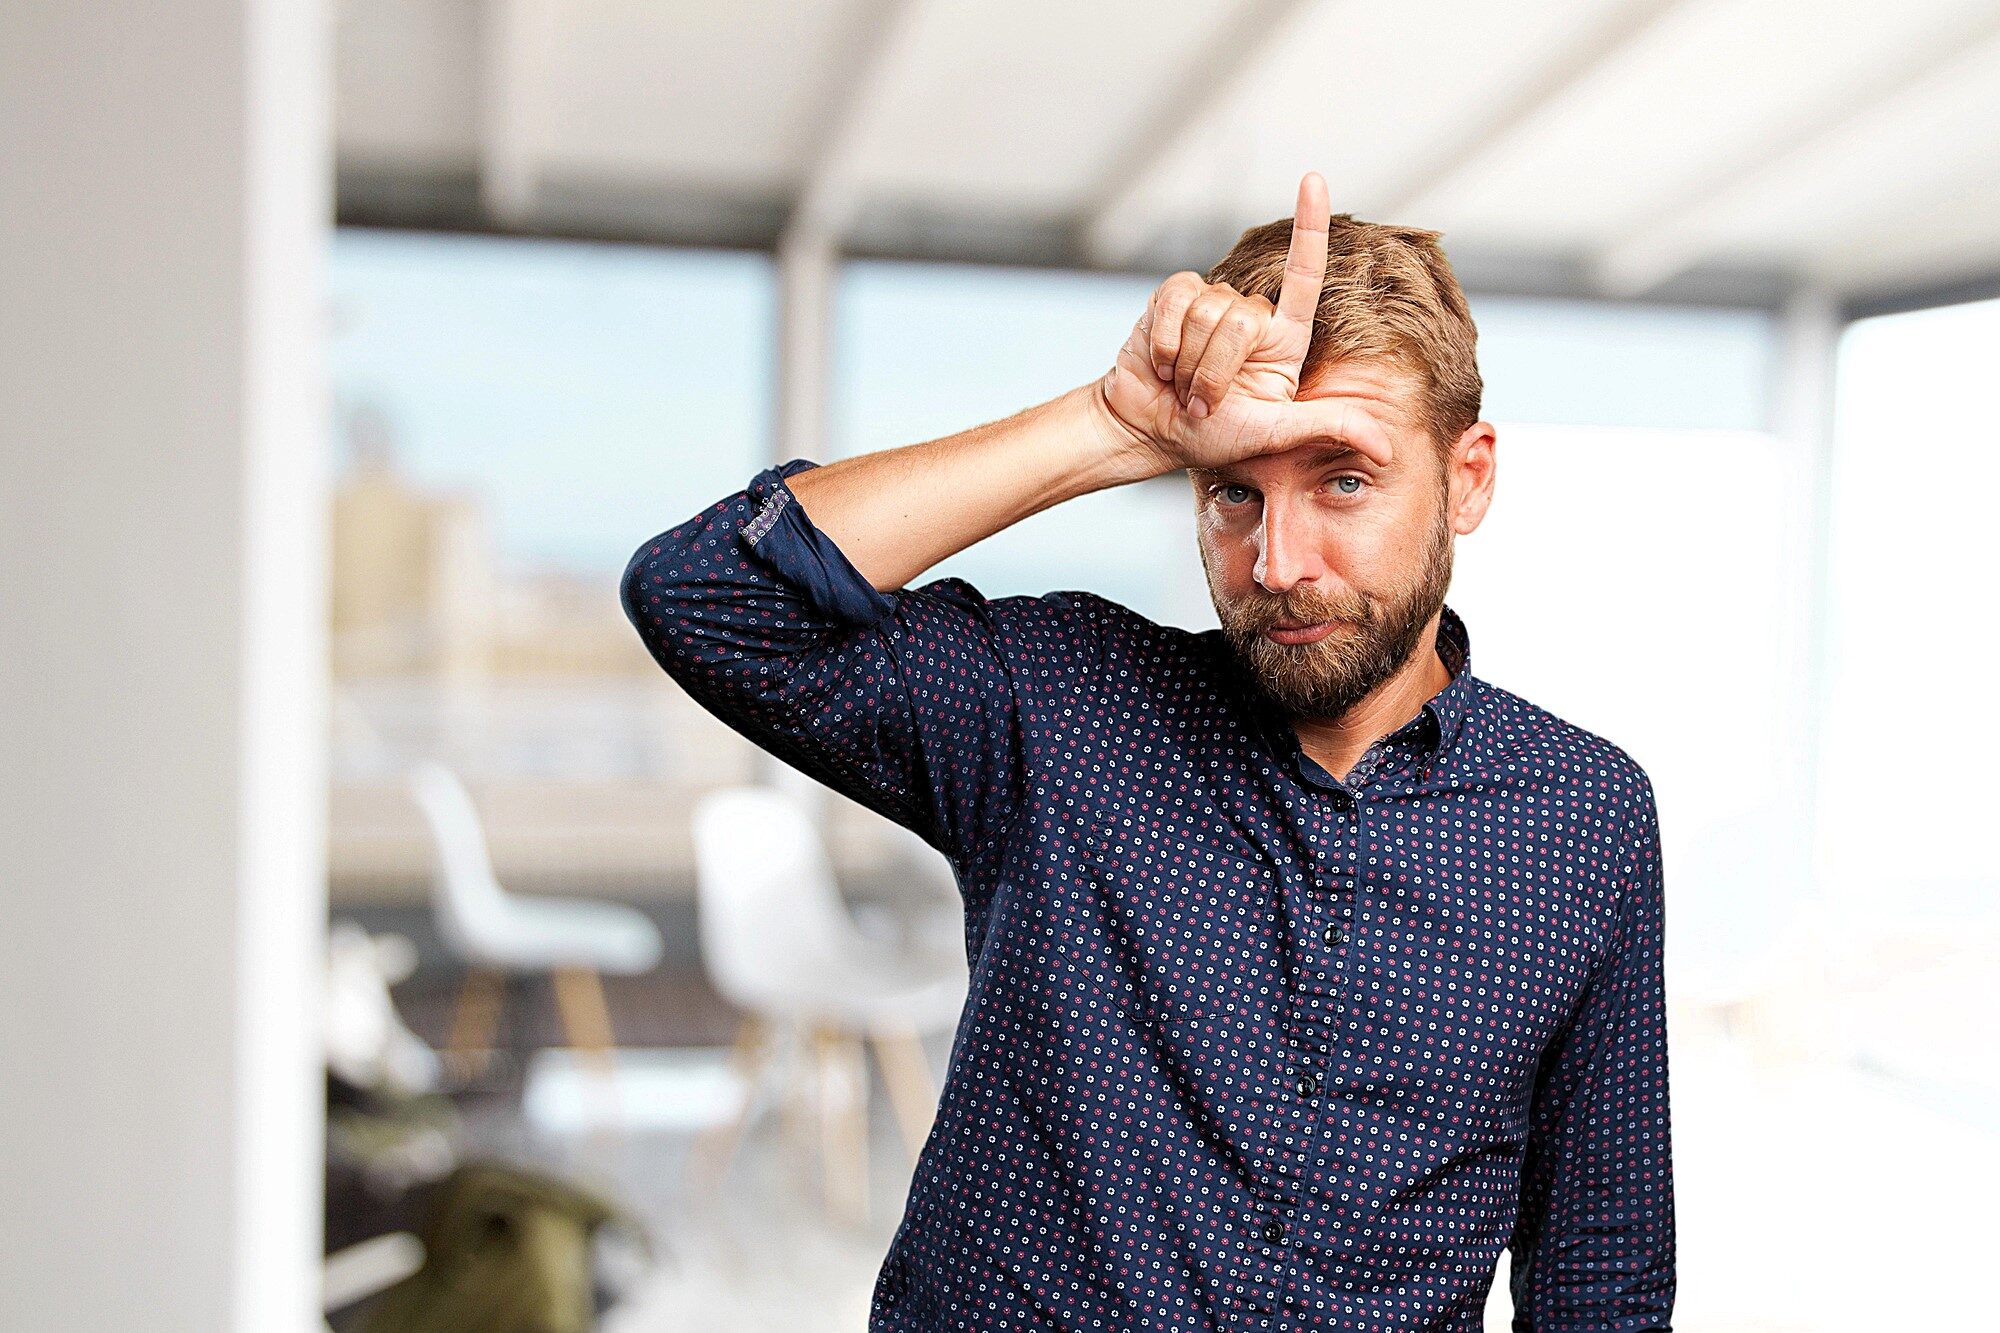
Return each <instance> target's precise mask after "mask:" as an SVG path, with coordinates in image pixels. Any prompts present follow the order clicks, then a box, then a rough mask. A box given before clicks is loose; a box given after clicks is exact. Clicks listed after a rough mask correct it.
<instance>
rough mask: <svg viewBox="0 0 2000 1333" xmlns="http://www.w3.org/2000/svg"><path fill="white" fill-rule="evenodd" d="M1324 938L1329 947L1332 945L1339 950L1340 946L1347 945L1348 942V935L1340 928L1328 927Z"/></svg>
mask: <svg viewBox="0 0 2000 1333" xmlns="http://www.w3.org/2000/svg"><path fill="white" fill-rule="evenodd" d="M1322 938H1323V939H1325V940H1326V942H1327V943H1328V944H1329V945H1332V946H1334V947H1336V948H1337V947H1339V946H1340V945H1342V944H1345V943H1346V942H1347V933H1346V932H1345V931H1343V930H1342V929H1341V928H1340V927H1339V926H1328V927H1327V928H1326V931H1325V933H1324V935H1323V936H1322Z"/></svg>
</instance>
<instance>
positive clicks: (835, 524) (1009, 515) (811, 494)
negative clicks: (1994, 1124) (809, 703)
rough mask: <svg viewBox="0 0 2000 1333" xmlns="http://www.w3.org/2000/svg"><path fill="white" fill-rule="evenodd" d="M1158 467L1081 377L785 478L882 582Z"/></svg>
mask: <svg viewBox="0 0 2000 1333" xmlns="http://www.w3.org/2000/svg"><path fill="white" fill-rule="evenodd" d="M1166 470H1167V469H1166V468H1165V467H1164V466H1163V465H1162V464H1161V463H1160V462H1159V461H1158V460H1157V458H1156V456H1154V455H1153V454H1151V453H1150V452H1149V451H1147V450H1144V449H1143V448H1141V447H1140V446H1139V444H1138V441H1137V438H1136V437H1135V436H1133V435H1131V434H1130V433H1129V432H1128V431H1126V430H1125V429H1124V428H1123V427H1122V426H1120V425H1119V424H1118V422H1117V421H1116V419H1115V418H1113V417H1112V416H1111V414H1110V412H1109V411H1108V409H1106V408H1105V407H1104V405H1103V403H1102V400H1101V399H1100V398H1099V397H1098V383H1097V381H1092V382H1090V383H1088V384H1083V385H1079V386H1077V387H1076V388H1074V389H1071V390H1070V391H1068V392H1067V393H1064V394H1061V395H1059V396H1058V397H1055V398H1052V399H1050V400H1049V401H1048V402H1045V403H1038V404H1036V405H1035V406H1033V407H1030V408H1027V409H1025V410H1023V411H1020V412H1017V413H1015V414H1014V415H1013V416H1010V417H1005V418H1003V419H1001V420H999V421H993V422H988V423H987V424H985V425H982V426H975V427H973V428H972V429H970V430H965V431H960V432H959V433H957V434H955V435H947V436H943V437H941V438H939V439H935V440H927V441H925V442H923V443H921V444H910V445H904V446H901V447H899V448H894V449H884V450H879V451H877V452H875V453H870V454H863V455H861V456H859V457H856V458H845V459H841V460H840V461H839V462H835V463H828V464H825V465H824V466H821V467H816V468H811V469H808V470H807V471H804V472H801V473H799V474H798V475H796V476H794V477H791V478H789V479H788V480H787V483H786V484H787V485H788V486H789V487H790V488H791V491H792V494H793V495H795V496H796V497H797V498H798V502H799V504H800V506H801V507H802V508H803V509H804V510H805V512H806V515H807V517H809V518H810V519H811V520H812V521H813V523H814V525H815V526H817V527H818V528H819V529H820V530H821V531H823V532H824V533H826V534H827V536H829V537H830V538H832V539H833V542H834V544H835V545H836V546H838V547H839V548H840V550H841V553H842V554H844V555H845V556H846V557H847V558H848V559H849V560H850V561H851V562H852V563H853V565H854V567H855V569H856V570H858V571H859V572H860V573H861V574H862V575H863V576H865V577H866V578H867V579H868V580H869V582H870V583H871V584H873V585H874V586H875V587H876V588H878V589H882V590H884V591H887V590H890V589H893V588H900V587H902V586H904V585H905V584H906V583H908V582H909V581H910V580H911V579H914V578H915V577H916V576H917V575H919V574H921V573H923V572H924V571H925V570H927V569H929V568H931V566H933V565H935V564H937V563H938V562H939V561H941V560H944V559H945V558H946V557H948V556H952V555H955V554H957V553H958V552H960V551H962V550H964V549H965V548H966V547H968V546H971V545H973V544H974V543H976V542H979V541H983V540H984V539H986V538H987V537H990V536H992V535H993V534H994V533H996V532H999V531H1001V530H1002V529H1003V528H1007V527H1011V526H1012V525H1014V524H1015V523H1018V522H1020V521H1021V520H1022V519H1024V518H1027V517H1028V516H1029V515H1031V514H1035V513H1039V512H1040V511H1042V510H1044V509H1047V508H1050V507H1051V506H1054V505H1057V504H1061V503H1062V502H1063V501H1065V500H1070V499H1074V498H1075V497H1077V496H1079V495H1086V494H1089V493H1090V492H1092V491H1099V490H1104V489H1106V488H1108V487H1112V486H1121V485H1124V484H1126V483H1128V482H1133V481H1139V480H1143V479H1144V478H1146V477H1151V476H1157V475H1159V474H1160V473H1161V472H1163V471H1166Z"/></svg>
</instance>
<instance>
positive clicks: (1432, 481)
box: [1189, 361, 1453, 719]
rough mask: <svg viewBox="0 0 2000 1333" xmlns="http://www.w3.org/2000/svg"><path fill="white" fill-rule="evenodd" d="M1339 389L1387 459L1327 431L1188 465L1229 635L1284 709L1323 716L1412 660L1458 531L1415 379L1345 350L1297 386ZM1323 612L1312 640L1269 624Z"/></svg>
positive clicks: (1311, 622) (1313, 394)
mask: <svg viewBox="0 0 2000 1333" xmlns="http://www.w3.org/2000/svg"><path fill="white" fill-rule="evenodd" d="M1336 395H1344V396H1349V397H1356V398H1363V399H1367V400H1368V404H1367V409H1366V410H1367V411H1368V412H1369V413H1370V414H1371V415H1373V416H1374V417H1375V418H1376V419H1377V420H1378V421H1380V422H1381V423H1382V426H1383V428H1384V430H1385V431H1386V432H1387V434H1388V436H1389V440H1390V443H1391V446H1392V454H1391V457H1390V461H1389V464H1388V466H1386V467H1384V466H1379V465H1377V464H1376V463H1375V462H1373V461H1372V460H1371V459H1369V458H1368V457H1367V456H1365V455H1363V454H1360V453H1357V452H1355V451H1353V450H1351V449H1348V448H1347V447H1346V446H1345V445H1343V444H1341V443H1339V442H1338V441H1328V442H1327V443H1325V444H1313V445H1301V446H1299V447H1296V448H1293V449H1288V450H1286V451H1284V452H1283V453H1276V454H1264V455H1261V456H1259V457H1256V458H1250V459H1246V460H1244V461H1243V462H1241V463H1237V464H1234V465H1232V466H1230V467H1226V468H1221V469H1190V473H1189V475H1190V477H1191V479H1192V481H1193V482H1194V490H1195V514H1196V524H1195V526H1196V532H1197V537H1198V541H1199V545H1200V548H1201V563H1202V568H1203V569H1204V570H1205V571H1206V572H1207V575H1208V588H1209V595H1210V596H1211V597H1212V598H1213V599H1214V601H1215V610H1216V615H1217V617H1218V618H1219V619H1220V620H1221V622H1222V632H1223V636H1224V638H1225V639H1227V641H1228V643H1229V645H1230V647H1231V648H1232V649H1234V650H1235V653H1236V656H1237V658H1238V660H1239V661H1241V662H1242V663H1243V664H1244V665H1245V666H1246V667H1247V668H1248V670H1249V672H1250V674H1251V676H1252V678H1253V679H1254V680H1255V681H1256V683H1257V684H1258V685H1259V686H1260V687H1261V688H1262V689H1263V691H1264V693H1265V694H1266V695H1268V696H1269V697H1270V698H1271V699H1272V700H1273V701H1275V702H1276V703H1277V704H1278V705H1279V706H1280V707H1281V708H1282V709H1284V711H1286V712H1287V713H1289V714H1291V715H1293V716H1299V717H1316V718H1327V719H1334V718H1338V717H1340V716H1341V715H1342V714H1344V713H1345V712H1346V711H1347V710H1348V709H1349V708H1350V707H1351V706H1353V704H1355V703H1356V702H1357V701H1358V700H1360V699H1362V698H1364V697H1365V696H1366V695H1368V694H1369V693H1370V692H1371V691H1372V690H1374V689H1375V688H1376V686H1378V685H1380V684H1381V683H1382V682H1383V681H1384V680H1386V679H1387V678H1389V677H1390V676H1392V675H1394V674H1395V673H1396V672H1397V671H1398V670H1399V669H1400V668H1401V667H1402V666H1403V664H1404V663H1406V662H1408V661H1409V659H1410V655H1411V653H1412V652H1414V651H1415V649H1416V647H1417V644H1418V642H1419V641H1420V639H1421V638H1422V635H1423V632H1424V628H1425V626H1427V625H1428V624H1429V623H1430V621H1431V618H1432V617H1433V616H1435V615H1436V614H1437V612H1438V608H1439V607H1440V606H1442V605H1443V604H1444V597H1445V590H1446V589H1447V588H1448V587H1449V586H1450V583H1451V561H1452V533H1453V527H1452V522H1451V518H1450V506H1449V503H1448V501H1449V488H1448V485H1447V482H1446V479H1445V478H1446V474H1445V470H1444V467H1443V465H1442V452H1443V449H1444V448H1445V446H1442V445H1439V444H1437V443H1434V442H1433V441H1432V440H1431V439H1430V437H1429V435H1428V433H1427V432H1426V431H1425V429H1424V428H1423V426H1422V424H1421V418H1420V417H1419V416H1418V415H1417V410H1418V406H1419V400H1418V397H1417V384H1416V381H1415V379H1414V378H1413V377H1411V376H1409V375H1408V374H1407V373H1406V372H1403V371H1400V370H1398V369H1396V368H1393V367H1390V366H1385V365H1383V364H1381V363H1379V362H1363V361H1339V362H1335V363H1333V364H1332V365H1330V366H1328V367H1327V369H1326V370H1325V371H1324V372H1323V373H1322V374H1321V375H1320V376H1319V378H1318V379H1317V380H1316V381H1315V382H1314V383H1313V384H1312V385H1311V386H1310V388H1308V389H1306V390H1305V391H1303V392H1301V393H1300V394H1299V397H1300V398H1301V399H1309V398H1320V397H1332V396H1336ZM1325 622H1332V624H1331V627H1330V628H1328V629H1325V630H1324V632H1322V633H1320V634H1319V636H1318V637H1317V638H1311V637H1310V632H1309V634H1307V635H1289V636H1286V635H1282V634H1280V635H1274V634H1273V632H1272V631H1273V630H1274V629H1277V628H1279V627H1283V626H1321V625H1323V624H1324V623H1325ZM1286 638H1289V639H1291V640H1293V641H1291V642H1286V641H1284V640H1285V639H1286Z"/></svg>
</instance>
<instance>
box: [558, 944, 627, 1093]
mask: <svg viewBox="0 0 2000 1333" xmlns="http://www.w3.org/2000/svg"><path fill="white" fill-rule="evenodd" d="M553 979H554V981H555V991H556V1008H557V1010H558V1012H559V1013H560V1014H561V1016H562V1025H563V1035H564V1037H565V1038H566V1039H567V1041H568V1043H569V1045H570V1048H571V1049H572V1050H574V1051H576V1052H577V1053H578V1055H579V1056H580V1057H581V1058H582V1059H583V1060H586V1061H588V1062H589V1063H590V1064H592V1065H594V1066H596V1068H597V1072H598V1075H599V1080H598V1081H599V1083H600V1085H601V1086H602V1088H603V1090H604V1095H605V1100H606V1104H607V1106H608V1107H609V1109H610V1111H611V1117H610V1120H609V1122H608V1123H610V1124H614V1125H615V1124H620V1123H622V1122H623V1121H624V1118H625V1115H624V1110H625V1108H624V1101H623V1098H622V1096H621V1095H620V1093H619V1090H618V1043H617V1040H616V1038H614V1037H613V1036H612V1032H611V1006H610V1005H609V1004H607V1003H606V1002H605V999H604V980H603V978H602V977H600V976H599V975H598V973H597V969H596V968H594V967H559V968H557V969H555V972H554V974H553Z"/></svg>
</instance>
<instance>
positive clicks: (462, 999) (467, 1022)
mask: <svg viewBox="0 0 2000 1333" xmlns="http://www.w3.org/2000/svg"><path fill="white" fill-rule="evenodd" d="M506 999H507V986H506V978H505V977H504V976H503V975H502V974H501V973H500V972H499V971H498V970H497V969H495V968H490V967H475V968H471V969H469V970H468V971H467V972H466V974H465V980H464V981H463V982H461V983H460V984H459V988H458V1002H457V1004H456V1005H455V1006H454V1007H453V1010H452V1016H451V1035H450V1037H449V1038H448V1039H447V1044H446V1047H445V1052H444V1060H445V1064H446V1065H447V1067H449V1068H450V1069H451V1072H452V1073H453V1074H454V1075H455V1076H457V1077H459V1078H475V1077H477V1076H479V1075H480V1074H483V1073H485V1072H486V1069H487V1066H488V1063H489V1062H490V1061H491V1060H492V1058H493V1036H494V1034H495V1033H496V1032H498V1031H499V1029H500V1011H501V1009H502V1007H503V1006H504V1005H505V1004H506Z"/></svg>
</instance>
